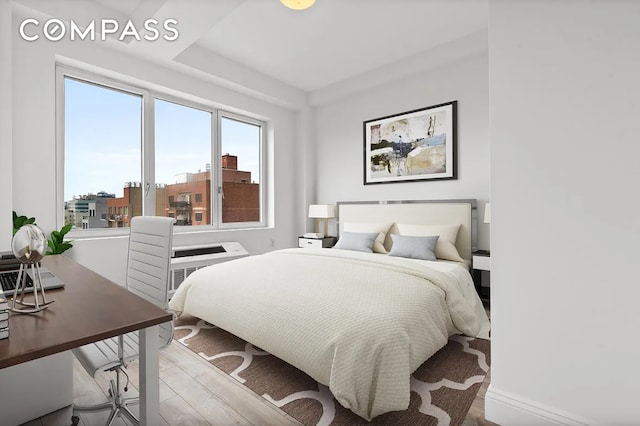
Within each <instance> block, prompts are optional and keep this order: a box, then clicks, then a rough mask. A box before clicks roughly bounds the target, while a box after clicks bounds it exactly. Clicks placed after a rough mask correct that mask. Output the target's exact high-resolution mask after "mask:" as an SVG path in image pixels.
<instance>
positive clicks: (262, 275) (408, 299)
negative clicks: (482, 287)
mask: <svg viewBox="0 0 640 426" xmlns="http://www.w3.org/2000/svg"><path fill="white" fill-rule="evenodd" d="M169 306H170V307H171V308H172V309H173V310H174V311H175V312H176V313H178V314H181V313H182V312H186V313H189V314H191V315H194V316H196V317H199V318H202V319H204V320H206V321H208V322H210V323H212V324H214V325H216V326H218V327H220V328H222V329H225V330H227V331H229V332H231V333H233V334H235V335H237V336H238V337H241V338H242V339H244V340H247V341H249V342H251V343H253V344H254V345H256V346H258V347H260V348H262V349H264V350H266V351H268V352H270V353H272V354H273V355H275V356H277V357H278V358H280V359H283V360H284V361H286V362H288V363H290V364H291V365H293V366H295V367H297V368H299V369H300V370H302V371H304V372H306V373H307V374H309V375H310V376H311V377H313V378H314V379H315V380H317V381H318V382H320V383H323V384H325V385H327V386H329V388H330V389H331V392H332V393H333V395H334V396H335V397H336V399H337V400H338V401H339V402H340V403H341V404H342V405H343V406H345V407H347V408H349V409H351V410H352V411H353V412H354V413H356V414H358V415H360V416H361V417H363V418H365V419H367V420H369V419H371V418H373V417H375V416H377V415H379V414H383V413H386V412H388V411H395V410H404V409H406V408H407V407H408V406H409V392H410V390H409V385H410V374H411V373H412V372H413V371H414V370H416V369H417V368H418V367H419V366H420V365H421V364H422V363H423V362H424V361H425V360H427V359H428V358H429V357H430V356H431V355H433V354H434V353H435V352H436V351H438V349H440V348H441V347H443V346H444V345H445V344H446V342H447V339H448V336H449V335H451V334H455V333H464V334H466V335H469V336H481V337H486V336H487V334H488V324H489V323H488V319H487V316H486V314H485V312H484V309H483V308H482V303H481V301H480V299H479V298H478V296H477V294H476V292H475V289H474V287H473V283H472V281H471V277H470V275H469V273H468V272H467V271H466V270H465V269H464V267H462V266H460V265H458V264H453V263H447V262H428V261H416V260H411V259H404V258H398V257H390V256H386V255H379V254H369V253H359V252H352V251H346V250H328V249H310V248H304V249H286V250H279V251H275V252H271V253H267V254H265V255H260V256H251V257H246V258H243V259H239V260H236V261H232V262H227V263H222V264H218V265H213V266H210V267H207V268H203V269H200V270H198V271H196V272H194V273H193V274H191V275H190V276H189V277H188V278H187V279H186V280H185V281H184V282H183V283H182V284H181V285H180V287H179V288H178V291H177V292H176V294H175V295H174V297H173V298H172V299H171V302H170V304H169Z"/></svg>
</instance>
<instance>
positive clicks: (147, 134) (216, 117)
mask: <svg viewBox="0 0 640 426" xmlns="http://www.w3.org/2000/svg"><path fill="white" fill-rule="evenodd" d="M66 78H71V79H74V80H77V81H80V82H82V83H87V84H94V85H97V86H101V87H105V88H107V89H113V90H118V91H122V92H125V93H129V94H133V95H137V96H141V98H142V106H141V107H142V123H141V129H142V140H141V147H140V149H141V169H140V182H141V185H143V188H144V192H143V197H142V215H144V216H153V215H155V214H156V212H155V206H156V203H155V201H156V200H155V198H156V197H155V196H156V191H151V190H149V188H155V185H156V181H155V101H156V99H157V100H161V101H166V102H171V103H175V104H178V105H181V106H185V107H189V108H195V109H199V110H202V111H206V112H209V113H211V157H212V158H211V159H210V160H211V165H212V170H211V188H210V190H211V194H210V197H209V199H210V205H209V212H210V215H211V224H210V225H198V226H186V227H176V228H174V230H175V232H176V233H190V232H202V231H205V232H206V231H213V232H215V231H221V230H229V229H263V228H266V227H267V223H268V218H267V214H268V213H267V212H268V210H267V200H266V194H267V191H266V176H267V171H266V168H267V165H268V164H269V162H268V161H267V155H266V143H267V142H266V138H265V135H266V131H267V125H268V124H267V122H266V121H263V120H259V119H257V118H254V117H251V116H250V115H242V114H239V113H232V112H229V111H225V110H223V109H220V108H218V107H216V106H214V105H213V102H211V103H208V102H206V101H198V102H196V101H193V100H191V99H188V97H189V95H186V94H183V96H184V97H181V96H178V95H175V94H173V93H171V94H170V93H169V92H175V90H173V89H169V88H162V89H159V88H158V87H157V86H156V85H153V84H151V83H148V84H144V82H136V83H134V84H130V83H127V82H124V81H122V80H120V79H114V78H110V77H107V76H104V75H101V74H98V73H95V72H89V71H85V70H82V69H79V68H75V67H73V66H69V65H65V64H60V63H57V64H56V192H55V197H56V223H57V224H58V227H61V226H62V225H63V224H64V221H65V210H64V206H65V200H64V170H65V79H66ZM163 89H164V90H163ZM222 118H229V119H233V120H236V121H240V122H246V123H249V124H253V125H256V126H258V127H259V129H260V137H259V138H260V139H259V162H260V181H259V185H260V187H259V194H260V195H259V206H260V220H259V221H253V222H231V223H222V194H221V192H222V190H221V188H222V159H221V157H220V156H221V138H220V136H221V120H222ZM128 233H129V229H128V228H118V229H113V228H112V229H106V228H105V229H102V228H99V229H98V228H96V229H85V230H81V229H73V230H72V231H71V233H70V236H72V237H73V238H82V237H85V236H86V237H98V238H99V237H112V236H119V235H128Z"/></svg>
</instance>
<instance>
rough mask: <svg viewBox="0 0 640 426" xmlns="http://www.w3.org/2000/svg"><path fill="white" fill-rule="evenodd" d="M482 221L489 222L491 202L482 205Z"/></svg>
mask: <svg viewBox="0 0 640 426" xmlns="http://www.w3.org/2000/svg"><path fill="white" fill-rule="evenodd" d="M484 223H491V203H487V204H485V205H484Z"/></svg>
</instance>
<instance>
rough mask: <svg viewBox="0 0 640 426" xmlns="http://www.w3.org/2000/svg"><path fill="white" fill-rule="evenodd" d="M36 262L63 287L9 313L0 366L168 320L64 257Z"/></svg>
mask: <svg viewBox="0 0 640 426" xmlns="http://www.w3.org/2000/svg"><path fill="white" fill-rule="evenodd" d="M42 264H43V265H44V266H46V267H47V268H49V270H50V271H51V272H52V273H53V274H55V275H56V276H57V277H59V278H60V279H61V280H62V281H63V282H64V283H65V287H64V289H59V290H47V292H46V295H47V300H54V299H55V302H54V303H52V304H51V305H50V306H49V307H48V308H47V309H45V310H43V311H41V312H39V313H37V314H16V313H10V315H9V338H8V339H3V340H0V368H5V367H9V366H12V365H16V364H20V363H22V362H26V361H31V360H34V359H37V358H41V357H43V356H48V355H52V354H55V353H58V352H63V351H66V350H69V349H73V348H76V347H78V346H82V345H86V344H88V343H93V342H96V341H98V340H103V339H107V338H109V337H114V336H118V335H120V334H123V333H128V332H131V331H135V330H139V329H143V328H146V327H150V326H153V325H157V324H161V323H163V322H167V321H171V319H172V317H171V314H169V313H167V312H165V311H164V310H162V309H160V308H158V307H157V306H156V305H154V304H153V303H151V302H148V301H146V300H144V299H143V298H141V297H139V296H137V295H135V294H133V293H131V292H129V291H127V290H126V289H125V288H124V287H121V286H119V285H118V284H116V283H114V282H112V281H110V280H108V279H106V278H104V277H103V276H101V275H98V274H97V273H95V272H93V271H91V270H90V269H88V268H85V267H84V266H82V265H80V264H78V263H77V262H75V261H73V260H71V259H69V258H68V257H66V256H64V255H56V256H45V257H44V259H43V260H42ZM32 297H33V296H30V299H32ZM25 299H27V297H26V296H25Z"/></svg>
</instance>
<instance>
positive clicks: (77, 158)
mask: <svg viewBox="0 0 640 426" xmlns="http://www.w3.org/2000/svg"><path fill="white" fill-rule="evenodd" d="M57 72H58V80H59V84H58V87H59V93H60V99H61V101H60V102H59V106H60V107H59V108H60V111H62V112H63V113H62V114H59V122H60V125H61V126H60V127H61V128H62V129H63V131H62V132H61V134H60V146H61V148H59V150H60V151H59V152H62V153H63V158H64V167H63V170H64V175H63V176H59V178H60V182H59V184H58V186H59V187H60V188H63V191H61V192H63V193H64V199H63V200H59V201H58V202H59V205H60V210H63V209H64V216H63V217H64V218H65V223H69V222H73V223H74V224H75V225H76V227H77V228H80V227H82V226H83V223H82V217H83V216H82V215H83V214H84V215H85V216H86V212H87V206H88V203H89V202H91V203H92V206H93V205H94V203H95V208H93V207H92V210H91V212H90V216H105V218H106V220H103V221H97V220H92V221H90V222H89V223H88V225H87V227H88V228H89V229H93V228H96V227H99V228H121V227H127V226H129V223H130V220H131V218H133V217H135V216H139V215H157V216H166V217H173V218H175V219H176V225H178V226H194V225H208V226H211V227H213V228H214V229H218V228H234V227H243V228H246V227H261V226H264V224H265V218H264V211H263V209H264V200H263V197H264V193H265V191H264V188H263V173H264V170H263V165H264V158H265V155H264V147H263V144H264V141H263V138H264V136H263V135H264V128H265V123H264V122H262V121H259V120H255V119H253V118H250V117H246V116H242V115H238V114H231V113H228V112H225V111H221V110H217V109H215V108H212V107H210V106H207V105H203V104H197V103H194V102H193V101H191V100H186V99H180V98H179V97H176V96H173V95H171V96H169V95H167V94H165V93H161V92H157V91H156V89H155V88H153V90H152V89H151V88H149V87H134V86H131V85H128V84H125V83H121V82H117V81H113V80H110V79H106V78H103V77H100V76H96V75H90V74H88V73H85V72H82V71H79V70H72V69H67V68H65V67H62V66H59V67H58V71H57ZM94 194H97V195H94ZM195 210H197V212H196V211H195Z"/></svg>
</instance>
